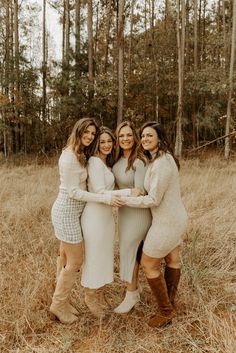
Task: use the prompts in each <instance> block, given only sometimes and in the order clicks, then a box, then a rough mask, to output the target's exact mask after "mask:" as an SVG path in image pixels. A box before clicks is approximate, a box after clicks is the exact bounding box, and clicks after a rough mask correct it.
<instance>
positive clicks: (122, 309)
mask: <svg viewBox="0 0 236 353" xmlns="http://www.w3.org/2000/svg"><path fill="white" fill-rule="evenodd" d="M139 301H140V294H139V290H138V289H136V290H135V291H133V292H130V291H128V290H127V291H126V294H125V298H124V300H123V301H122V302H121V303H120V305H119V306H117V308H115V309H114V312H115V313H117V314H125V313H128V312H129V311H130V310H131V309H132V308H133V307H134V306H135V304H137V303H138V302H139Z"/></svg>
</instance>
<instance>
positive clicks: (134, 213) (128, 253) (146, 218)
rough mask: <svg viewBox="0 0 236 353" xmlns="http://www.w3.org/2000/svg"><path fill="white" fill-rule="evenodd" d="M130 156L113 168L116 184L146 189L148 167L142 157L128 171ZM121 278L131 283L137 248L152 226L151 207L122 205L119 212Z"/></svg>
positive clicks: (122, 186) (120, 187) (122, 159)
mask: <svg viewBox="0 0 236 353" xmlns="http://www.w3.org/2000/svg"><path fill="white" fill-rule="evenodd" d="M127 166H128V158H124V157H121V158H120V159H119V160H118V161H117V163H115V165H114V166H113V168H112V171H113V173H114V176H115V180H116V184H117V186H118V187H119V189H122V188H140V189H144V185H143V184H144V177H145V173H146V170H147V168H146V167H145V166H144V163H143V162H142V161H141V160H140V159H136V160H135V161H134V165H133V169H132V168H131V169H129V170H128V171H126V168H127ZM118 215H119V217H118V222H119V223H118V227H119V247H120V278H121V279H122V280H123V281H126V282H129V283H131V281H132V274H133V270H134V265H135V260H136V255H137V250H138V247H139V244H140V242H141V241H142V240H144V239H145V237H146V234H147V232H148V229H149V228H150V226H151V220H152V218H151V212H150V210H149V209H141V208H131V207H127V206H126V207H121V208H119V213H118Z"/></svg>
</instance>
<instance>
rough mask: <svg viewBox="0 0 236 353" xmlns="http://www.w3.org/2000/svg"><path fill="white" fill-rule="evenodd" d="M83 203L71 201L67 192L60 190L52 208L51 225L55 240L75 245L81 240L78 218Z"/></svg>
mask: <svg viewBox="0 0 236 353" xmlns="http://www.w3.org/2000/svg"><path fill="white" fill-rule="evenodd" d="M84 206H85V202H83V201H77V200H73V199H71V198H70V197H69V195H68V193H67V191H65V190H60V192H59V194H58V197H57V199H56V201H55V202H54V204H53V206H52V212H51V216H52V224H53V226H54V230H55V235H56V238H57V239H59V240H62V241H64V242H66V243H71V244H76V243H80V242H81V241H82V240H83V235H82V230H81V225H80V217H81V214H82V212H83V209H84Z"/></svg>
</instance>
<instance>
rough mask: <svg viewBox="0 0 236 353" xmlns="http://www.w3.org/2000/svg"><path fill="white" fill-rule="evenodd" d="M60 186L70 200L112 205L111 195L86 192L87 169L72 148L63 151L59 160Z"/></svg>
mask: <svg viewBox="0 0 236 353" xmlns="http://www.w3.org/2000/svg"><path fill="white" fill-rule="evenodd" d="M59 173H60V186H59V190H66V191H67V192H68V195H69V197H70V198H72V199H75V200H78V201H85V202H103V203H107V204H110V203H111V198H112V195H111V194H97V193H92V192H88V191H86V188H87V169H86V168H85V167H83V166H82V165H81V164H80V162H79V161H78V159H77V158H76V156H75V154H74V152H73V151H72V150H71V148H67V149H65V150H63V151H62V154H61V156H60V158H59Z"/></svg>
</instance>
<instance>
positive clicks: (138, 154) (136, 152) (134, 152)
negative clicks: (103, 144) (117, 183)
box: [115, 120, 146, 171]
mask: <svg viewBox="0 0 236 353" xmlns="http://www.w3.org/2000/svg"><path fill="white" fill-rule="evenodd" d="M126 126H128V127H130V129H131V130H132V132H133V137H134V144H133V147H132V149H131V153H130V156H129V158H128V166H127V168H126V171H128V170H129V169H134V166H133V165H134V161H135V159H136V158H139V159H141V160H142V161H143V162H144V164H146V160H145V157H144V154H143V152H142V151H141V150H140V149H139V145H140V139H139V136H138V134H137V132H136V129H135V127H134V124H133V123H132V122H131V121H126V120H125V121H122V123H120V124H119V125H118V126H117V128H116V132H115V135H116V148H115V161H116V162H117V161H118V159H120V157H121V156H122V155H123V151H122V148H120V144H119V134H120V130H121V129H122V128H123V127H126Z"/></svg>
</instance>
